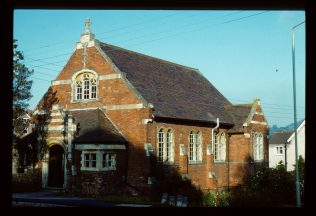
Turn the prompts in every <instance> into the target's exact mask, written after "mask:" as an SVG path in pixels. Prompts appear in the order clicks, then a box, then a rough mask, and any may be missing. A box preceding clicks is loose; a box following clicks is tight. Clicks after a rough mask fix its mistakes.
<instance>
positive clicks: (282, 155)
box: [269, 120, 305, 171]
mask: <svg viewBox="0 0 316 216" xmlns="http://www.w3.org/2000/svg"><path fill="white" fill-rule="evenodd" d="M297 143H298V146H297V147H298V155H301V156H302V157H303V158H304V159H305V120H304V121H303V122H302V123H301V124H300V126H299V127H298V128H297ZM280 161H283V164H285V166H286V169H287V171H291V170H294V166H295V133H294V131H291V132H289V131H278V132H275V133H273V135H272V136H271V138H270V139H269V167H272V168H275V167H276V165H278V164H279V162H280Z"/></svg>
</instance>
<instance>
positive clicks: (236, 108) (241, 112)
mask: <svg viewBox="0 0 316 216" xmlns="http://www.w3.org/2000/svg"><path fill="white" fill-rule="evenodd" d="M251 108H252V104H240V105H227V106H225V109H226V111H227V112H228V113H229V115H230V116H231V118H232V120H233V122H234V124H235V125H234V127H233V128H231V129H230V130H229V132H232V133H237V132H243V124H244V123H245V121H246V120H247V118H248V116H249V114H250V111H251Z"/></svg>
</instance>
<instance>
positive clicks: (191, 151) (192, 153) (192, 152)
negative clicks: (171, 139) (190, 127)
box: [189, 131, 196, 162]
mask: <svg viewBox="0 0 316 216" xmlns="http://www.w3.org/2000/svg"><path fill="white" fill-rule="evenodd" d="M195 160H196V155H195V134H194V132H193V131H191V132H190V134H189V161H190V162H191V161H195Z"/></svg>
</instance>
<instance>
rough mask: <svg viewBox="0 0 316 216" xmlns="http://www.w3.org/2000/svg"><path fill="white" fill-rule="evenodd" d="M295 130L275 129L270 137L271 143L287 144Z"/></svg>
mask: <svg viewBox="0 0 316 216" xmlns="http://www.w3.org/2000/svg"><path fill="white" fill-rule="evenodd" d="M292 134H293V131H275V132H274V133H273V134H272V136H271V137H270V139H269V144H285V143H287V140H288V138H289V137H290V136H291V135H292Z"/></svg>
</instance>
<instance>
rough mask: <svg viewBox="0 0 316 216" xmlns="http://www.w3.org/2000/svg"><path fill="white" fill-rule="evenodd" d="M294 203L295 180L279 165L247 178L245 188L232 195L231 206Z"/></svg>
mask: <svg viewBox="0 0 316 216" xmlns="http://www.w3.org/2000/svg"><path fill="white" fill-rule="evenodd" d="M294 203H295V180H294V178H293V175H292V173H291V172H287V171H286V169H285V166H284V165H283V164H282V163H280V164H279V165H278V166H277V167H276V168H263V169H262V170H260V171H257V172H256V173H255V174H254V175H253V176H252V177H250V178H249V180H248V182H246V184H245V186H244V187H243V188H241V189H239V190H235V191H234V193H233V199H232V205H233V206H284V205H292V204H294Z"/></svg>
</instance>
